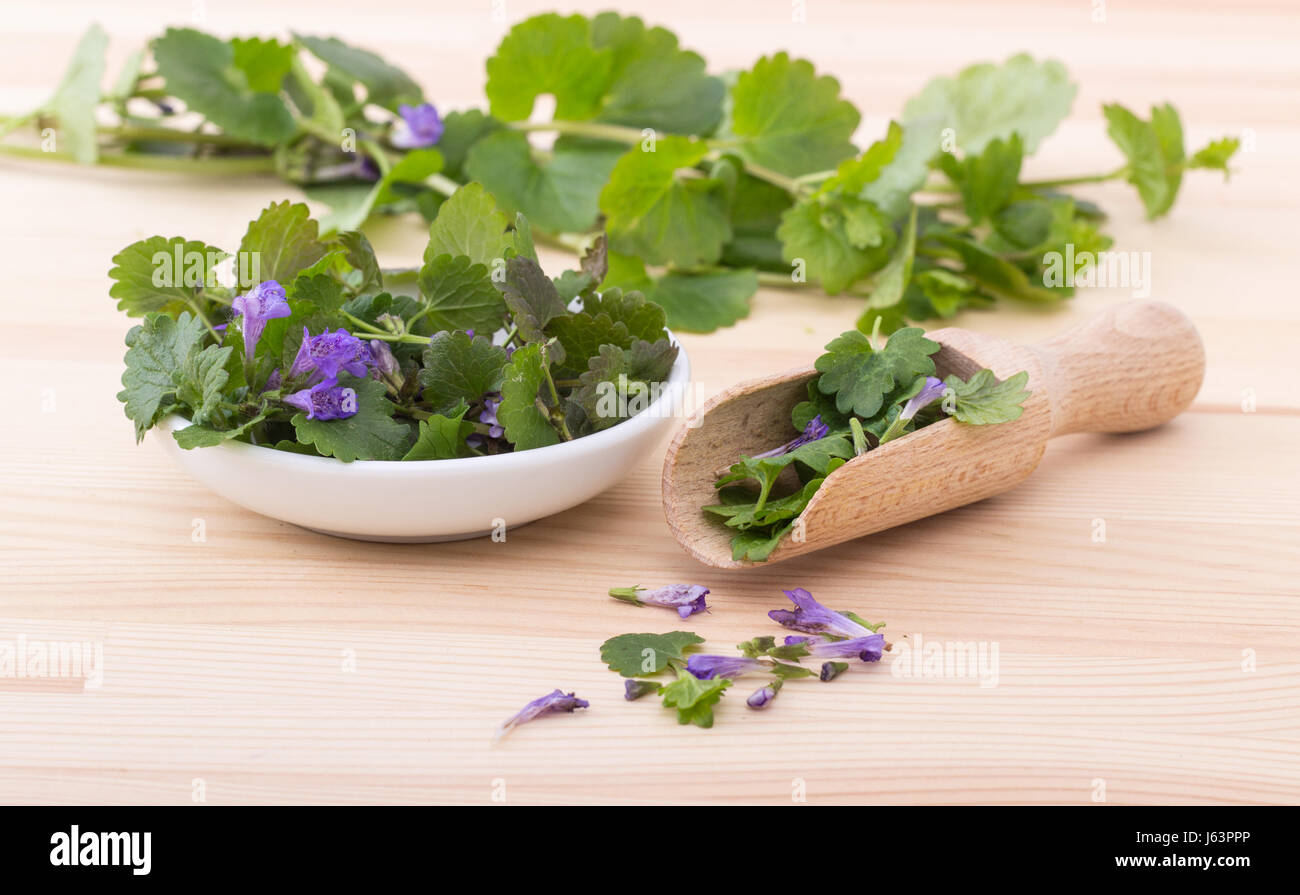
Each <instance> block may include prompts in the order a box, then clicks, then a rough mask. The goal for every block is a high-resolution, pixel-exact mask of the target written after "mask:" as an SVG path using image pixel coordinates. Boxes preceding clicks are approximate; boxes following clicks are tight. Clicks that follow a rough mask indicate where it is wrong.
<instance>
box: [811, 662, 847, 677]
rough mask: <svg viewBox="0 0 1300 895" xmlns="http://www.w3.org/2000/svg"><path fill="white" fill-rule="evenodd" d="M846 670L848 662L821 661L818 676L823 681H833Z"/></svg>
mask: <svg viewBox="0 0 1300 895" xmlns="http://www.w3.org/2000/svg"><path fill="white" fill-rule="evenodd" d="M848 670H849V663H848V662H823V663H822V672H821V674H820V675H818V677H819V678H821V680H823V681H833V680H835V679H836V678H837V677H839V676H840V675H841V674H843V673H844V672H846V671H848Z"/></svg>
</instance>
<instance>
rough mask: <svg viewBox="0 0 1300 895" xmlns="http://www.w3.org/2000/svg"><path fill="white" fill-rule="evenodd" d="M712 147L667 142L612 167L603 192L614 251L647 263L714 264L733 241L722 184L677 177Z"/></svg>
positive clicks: (639, 150)
mask: <svg viewBox="0 0 1300 895" xmlns="http://www.w3.org/2000/svg"><path fill="white" fill-rule="evenodd" d="M708 152H709V147H708V146H707V145H706V144H705V143H704V142H703V141H699V140H695V139H692V138H688V137H663V138H660V139H659V140H657V141H655V142H654V144H653V151H645V150H644V149H643V148H642V147H634V148H633V149H631V150H629V151H628V152H627V153H626V154H624V155H623V157H622V158H620V159H619V160H618V162H617V164H615V165H614V169H613V171H612V172H611V174H610V177H609V183H608V184H606V186H605V188H604V189H603V190H601V193H600V209H601V211H603V212H604V213H605V216H606V228H607V232H608V235H609V245H610V248H611V249H613V250H614V251H616V252H621V253H623V254H627V255H637V256H639V257H641V258H642V259H644V260H645V262H646V263H648V264H668V263H672V264H675V265H677V266H679V267H692V266H695V265H697V264H712V263H713V262H714V261H716V260H717V259H718V257H719V256H720V255H721V254H722V245H723V243H725V242H726V241H727V240H728V239H730V238H731V223H730V221H729V219H728V217H727V209H726V202H725V198H724V196H723V195H722V192H721V189H720V188H721V186H722V183H721V181H719V180H716V179H714V178H711V177H694V176H689V177H688V176H679V174H678V171H679V169H693V168H694V166H695V165H697V164H699V163H700V162H701V161H703V159H704V156H705V155H706V154H707V153H708Z"/></svg>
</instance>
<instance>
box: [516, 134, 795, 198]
mask: <svg viewBox="0 0 1300 895" xmlns="http://www.w3.org/2000/svg"><path fill="white" fill-rule="evenodd" d="M506 126H507V127H509V128H511V129H512V130H517V131H522V132H528V131H555V132H556V133H558V134H568V135H570V136H574V137H590V138H592V139H595V140H612V141H614V142H616V143H627V144H628V145H634V144H636V143H640V142H641V141H642V140H645V139H648V138H650V137H651V136H652V134H653V133H654V132H653V131H652V132H651V133H650V134H647V133H646V132H645V131H643V130H639V129H637V128H634V127H623V126H622V125H619V124H602V123H600V122H598V121H563V120H555V121H513V122H510V123H509V124H508V125H506ZM704 143H705V144H706V145H707V146H708V147H709V149H710V150H712V153H711V154H712V155H713V156H714V157H717V156H719V155H721V154H722V152H724V151H726V150H727V149H728V148H730V146H729V144H728V143H726V142H725V141H721V140H707V139H706V140H704ZM744 167H745V173H747V174H749V175H750V176H752V177H756V178H758V179H759V180H764V181H767V182H768V183H770V184H772V185H774V186H779V187H780V188H781V189H783V190H785V191H786V192H787V193H791V194H793V195H795V196H798V195H800V194H801V193H802V192H804V190H805V189H806V188H805V186H804V185H803V184H801V183H799V182H798V181H797V180H795V179H794V178H793V177H787V176H786V175H784V174H782V173H780V172H779V171H773V170H772V169H771V168H765V167H763V166H762V165H756V164H754V163H753V162H744Z"/></svg>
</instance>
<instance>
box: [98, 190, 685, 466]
mask: <svg viewBox="0 0 1300 895" xmlns="http://www.w3.org/2000/svg"><path fill="white" fill-rule="evenodd" d="M114 263H115V265H116V266H115V267H114V268H113V269H112V271H111V272H110V276H111V277H112V279H113V280H114V285H113V287H112V289H111V291H110V294H111V295H112V296H113V297H114V298H116V299H117V300H118V307H119V308H120V309H121V310H123V311H125V312H126V313H127V314H130V315H132V316H143V317H144V321H143V322H142V323H141V324H140V325H139V326H136V327H135V328H134V329H132V330H131V331H130V333H128V335H127V346H128V350H127V352H126V367H127V369H126V372H125V373H124V374H123V376H122V384H123V386H124V388H123V390H122V392H121V393H120V394H119V396H118V397H119V399H120V400H121V401H122V402H123V403H124V405H125V410H126V415H127V416H128V417H129V418H130V419H131V420H132V421H133V423H134V424H135V429H136V435H137V439H139V438H143V437H144V434H145V433H146V432H147V431H148V430H149V429H150V428H152V427H154V426H155V425H157V424H158V423H159V421H160V420H162V419H163V418H164V417H167V416H168V415H169V414H173V413H177V414H181V415H183V416H184V417H185V418H186V419H188V420H189V421H190V422H191V425H189V426H187V427H185V428H180V429H176V430H175V431H174V433H173V434H174V436H175V438H176V441H177V443H178V444H179V445H180V446H181V447H183V448H186V449H192V448H201V447H211V446H214V445H219V444H222V443H223V442H226V441H230V440H236V441H242V442H247V443H249V444H254V445H260V446H264V447H267V448H274V449H278V450H282V451H291V452H294V453H302V454H314V455H319V456H324V457H334V458H337V459H339V460H344V461H353V460H444V459H453V458H464V457H473V456H480V455H491V454H500V453H506V452H511V451H520V450H528V449H532V448H539V447H545V446H548V445H553V444H558V443H561V442H567V441H572V440H574V439H576V438H580V437H582V436H584V435H589V434H591V433H594V432H598V431H601V430H603V429H607V428H609V427H611V426H613V425H615V424H616V423H618V422H619V421H620V420H622V419H625V418H626V417H627V416H630V415H633V414H635V413H636V412H637V411H639V410H641V409H643V408H644V407H645V406H647V404H648V403H649V400H648V396H650V395H653V394H654V393H655V391H656V389H658V388H660V387H661V385H662V383H663V382H664V381H665V380H666V379H667V378H668V374H669V371H670V370H671V369H672V368H673V365H674V362H675V361H676V358H677V354H678V347H677V346H676V345H675V344H674V343H673V341H672V340H671V339H670V338H669V334H668V332H667V330H666V329H665V328H664V322H665V317H664V312H663V309H662V308H660V307H659V306H658V305H656V304H654V303H653V302H651V301H648V300H647V299H646V298H645V297H644V296H643V295H642V294H641V293H639V292H635V291H633V292H626V293H624V292H622V291H621V290H618V289H606V290H605V291H603V292H597V291H596V287H597V285H598V284H599V283H600V281H601V280H602V279H603V278H604V276H605V271H606V256H605V243H604V239H603V238H599V239H597V240H596V241H595V244H594V246H593V247H592V249H591V250H590V251H589V252H588V253H587V255H586V256H585V257H584V259H583V262H582V267H581V269H579V270H576V271H567V272H565V273H564V274H563V275H562V276H560V277H557V278H555V279H551V278H550V277H548V276H546V274H545V273H543V271H542V269H541V267H540V266H539V265H538V263H537V256H536V252H535V251H534V248H533V243H532V238H531V236H530V231H529V228H528V224H527V221H526V220H525V219H524V218H523V216H522V215H519V216H517V217H516V219H515V221H514V224H513V226H508V222H507V219H506V217H505V215H503V214H502V213H501V212H500V211H498V210H497V207H496V203H495V201H494V200H493V199H492V197H491V196H490V195H488V194H487V193H486V192H485V191H484V190H483V189H482V188H481V187H479V186H478V185H476V184H470V185H467V186H466V187H464V188H462V189H461V190H460V191H458V192H457V193H456V194H455V195H454V196H452V197H451V198H450V199H449V200H448V201H447V202H446V203H445V204H444V205H443V207H442V209H441V211H440V213H439V214H438V216H437V218H436V219H435V220H434V222H433V224H432V225H431V228H430V237H429V243H428V246H427V248H426V250H425V252H424V263H423V265H422V266H421V267H419V268H418V269H416V270H408V271H399V272H396V273H395V274H394V273H393V272H385V271H383V270H382V269H381V268H380V266H379V262H378V260H377V259H376V257H375V254H374V252H373V250H372V249H371V247H370V244H369V242H368V241H367V240H366V238H365V236H363V235H362V234H360V233H358V232H345V233H341V234H338V235H334V236H321V235H320V231H319V228H318V226H317V223H316V222H315V221H314V220H312V219H311V218H310V216H309V213H308V209H307V207H306V206H304V205H301V204H290V203H288V202H283V203H278V204H272V205H271V206H269V207H268V208H267V209H266V210H265V211H263V212H262V214H261V215H260V216H259V217H258V218H257V220H255V221H253V222H252V223H251V224H250V225H249V227H248V231H247V232H246V234H245V235H244V238H243V240H242V242H241V243H240V246H239V249H238V253H237V255H236V256H233V257H232V256H230V255H228V254H227V253H225V252H223V251H221V250H219V249H216V248H214V247H212V246H208V245H206V244H204V243H200V242H196V241H192V240H186V239H183V238H180V237H173V238H165V237H161V236H155V237H151V238H149V239H145V240H142V241H140V242H137V243H134V244H132V245H130V246H128V247H127V248H125V249H123V250H122V252H120V253H119V254H118V255H117V256H116V257H115V258H114ZM223 264H226V265H232V266H233V267H234V268H235V270H237V271H238V272H239V276H241V277H243V278H245V279H251V280H254V281H255V282H254V283H252V284H251V285H244V286H241V287H233V286H223V285H221V283H220V281H219V277H218V272H219V270H220V269H221V268H222V265H223ZM253 271H256V275H255V276H251V277H250V276H249V275H250V273H252V272H253ZM390 286H391V287H392V288H390ZM402 286H405V287H407V291H408V292H409V294H405V293H404V292H403V291H402V289H401V288H400V287H402ZM571 306H575V307H574V308H573V309H571Z"/></svg>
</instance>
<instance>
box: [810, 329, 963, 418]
mask: <svg viewBox="0 0 1300 895" xmlns="http://www.w3.org/2000/svg"><path fill="white" fill-rule="evenodd" d="M938 350H939V343H938V342H932V341H930V340H929V339H927V338H925V331H924V330H921V329H918V328H917V327H914V326H911V327H907V328H906V329H900V330H899V331H898V332H896V333H894V334H893V335H892V336H890V337H889V340H888V341H887V342H886V343H885V347H884V348H883V349H881V350H880V351H876V350H875V349H873V348H872V346H871V340H870V339H868V338H867V337H866V336H864V335H863V334H862V333H860V332H858V331H857V330H850V331H849V332H846V333H844V334H843V335H841V336H839V337H838V338H836V339H833V340H832V341H831V342H830V343H829V344H827V346H826V353H825V354H823V355H822V356H821V357H819V358H817V362H816V364H815V365H814V366H815V367H816V368H817V372H819V373H821V374H822V375H821V377H820V378H819V379H818V380H817V387H818V388H819V389H820V390H821V391H822V393H823V394H827V395H835V406H836V407H837V408H839V410H840V412H841V413H848V412H849V411H850V410H851V411H853V412H854V413H856V414H857V415H858V416H860V417H862V418H863V419H870V418H871V417H873V416H875V415H876V413H877V412H878V411H879V410H880V408H881V406H882V405H883V404H884V400H885V396H886V395H888V394H889V393H890V392H892V391H893V390H894V389H895V388H897V387H898V386H899V385H910V384H911V383H912V381H913V380H915V379H916V378H917V377H918V376H933V375H934V361H933V360H931V359H930V355H932V354H934V353H935V352H936V351H938ZM817 443H818V442H812V444H817Z"/></svg>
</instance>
